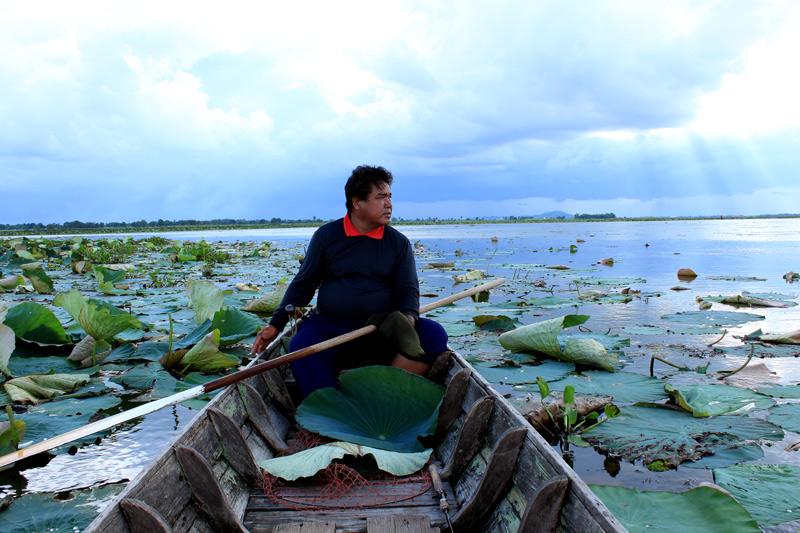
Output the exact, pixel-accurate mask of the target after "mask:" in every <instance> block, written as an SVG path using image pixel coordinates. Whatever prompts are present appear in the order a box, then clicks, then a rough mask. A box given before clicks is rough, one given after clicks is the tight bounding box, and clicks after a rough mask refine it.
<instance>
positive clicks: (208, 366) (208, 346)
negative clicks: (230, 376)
mask: <svg viewBox="0 0 800 533" xmlns="http://www.w3.org/2000/svg"><path fill="white" fill-rule="evenodd" d="M219 339H220V334H219V330H218V329H215V330H214V331H212V332H211V333H209V334H208V335H206V336H205V337H203V340H201V341H200V342H198V343H197V344H195V345H194V346H192V349H191V350H189V351H188V352H187V353H186V354H185V355H184V356H183V358H181V360H180V362H179V363H177V365H176V366H177V367H178V368H180V369H181V372H182V373H186V372H187V371H195V372H220V371H222V370H225V369H228V368H231V367H234V366H236V365H238V364H239V363H240V362H241V361H239V359H238V358H236V357H233V356H232V355H227V354H224V353H222V352H220V351H219Z"/></svg>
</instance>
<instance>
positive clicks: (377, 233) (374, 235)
mask: <svg viewBox="0 0 800 533" xmlns="http://www.w3.org/2000/svg"><path fill="white" fill-rule="evenodd" d="M385 227H386V226H378V227H377V228H375V229H374V230H372V231H370V232H369V233H361V232H360V231H358V228H356V227H355V226H354V225H353V222H352V221H351V220H350V213H347V214H346V215H345V216H344V234H345V235H347V236H348V237H370V238H371V239H382V238H383V230H384V228H385Z"/></svg>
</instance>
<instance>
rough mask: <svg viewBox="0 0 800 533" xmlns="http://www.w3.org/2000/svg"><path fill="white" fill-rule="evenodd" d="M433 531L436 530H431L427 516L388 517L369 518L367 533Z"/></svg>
mask: <svg viewBox="0 0 800 533" xmlns="http://www.w3.org/2000/svg"><path fill="white" fill-rule="evenodd" d="M436 530H438V528H437V529H436ZM432 531H435V530H434V529H433V528H431V523H430V521H429V520H428V517H426V516H420V515H411V516H397V515H388V516H372V517H370V518H367V533H431V532H432Z"/></svg>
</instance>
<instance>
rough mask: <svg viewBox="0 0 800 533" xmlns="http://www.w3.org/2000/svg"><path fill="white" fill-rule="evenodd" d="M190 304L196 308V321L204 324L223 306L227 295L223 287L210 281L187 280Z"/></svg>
mask: <svg viewBox="0 0 800 533" xmlns="http://www.w3.org/2000/svg"><path fill="white" fill-rule="evenodd" d="M186 294H188V295H189V305H190V306H192V309H194V321H195V323H196V324H202V323H203V322H205V321H206V320H208V319H210V318H211V317H213V316H214V313H216V312H217V311H219V310H220V309H221V308H222V303H223V301H224V300H225V295H224V294H222V289H220V288H219V287H217V286H216V285H215V284H214V283H211V282H210V281H198V280H189V281H187V282H186Z"/></svg>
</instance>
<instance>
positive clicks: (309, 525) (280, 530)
mask: <svg viewBox="0 0 800 533" xmlns="http://www.w3.org/2000/svg"><path fill="white" fill-rule="evenodd" d="M335 531H336V524H334V523H333V522H317V521H316V520H308V521H306V522H297V523H294V524H280V525H279V526H278V527H276V528H275V529H274V530H273V532H274V533H334V532H335Z"/></svg>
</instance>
